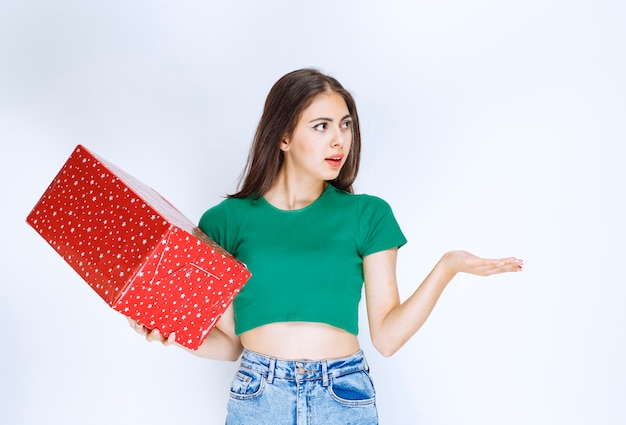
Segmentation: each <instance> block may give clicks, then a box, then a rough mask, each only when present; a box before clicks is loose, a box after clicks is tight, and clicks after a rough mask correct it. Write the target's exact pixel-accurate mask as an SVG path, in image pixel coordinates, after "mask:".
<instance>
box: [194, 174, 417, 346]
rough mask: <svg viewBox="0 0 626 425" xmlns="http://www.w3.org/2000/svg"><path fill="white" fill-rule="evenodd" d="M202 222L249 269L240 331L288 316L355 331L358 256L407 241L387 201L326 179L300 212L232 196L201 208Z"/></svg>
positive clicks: (238, 305) (237, 307) (237, 303)
mask: <svg viewBox="0 0 626 425" xmlns="http://www.w3.org/2000/svg"><path fill="white" fill-rule="evenodd" d="M199 227H200V228H201V229H202V230H203V231H204V232H205V233H206V234H207V235H208V236H209V237H210V238H211V239H213V240H214V241H215V242H217V243H218V244H219V245H221V246H222V247H223V248H225V249H226V250H227V251H229V252H230V253H231V254H233V255H234V256H235V257H236V258H238V259H239V260H240V261H242V262H243V263H245V264H246V265H247V266H248V269H249V270H250V271H251V272H252V277H251V278H250V280H248V282H247V283H246V284H245V285H244V287H243V288H242V290H241V292H240V293H239V294H238V295H237V297H236V298H235V300H234V312H235V332H236V333H237V335H239V334H241V333H243V332H245V331H248V330H250V329H253V328H255V327H258V326H261V325H265V324H268V323H275V322H293V321H304V322H321V323H326V324H329V325H332V326H335V327H337V328H341V329H344V330H346V331H348V332H350V333H352V334H355V335H356V334H357V333H358V305H359V301H360V299H361V292H362V287H363V257H365V256H366V255H368V254H372V253H374V252H378V251H383V250H386V249H390V248H394V247H400V246H402V245H404V244H405V243H406V239H405V237H404V235H403V234H402V231H401V230H400V227H399V226H398V223H397V222H396V219H395V217H394V215H393V212H392V210H391V208H390V207H389V205H388V204H387V203H386V202H385V201H383V200H382V199H380V198H377V197H374V196H369V195H354V194H350V193H347V192H344V191H340V190H338V189H336V188H335V187H333V186H331V185H329V186H328V187H327V188H326V190H324V192H323V193H322V195H321V196H320V197H319V198H318V199H317V200H316V201H315V202H313V203H312V204H310V205H308V206H307V207H305V208H303V209H300V210H289V211H286V210H280V209H277V208H275V207H274V206H272V205H271V204H270V203H268V202H267V201H266V200H265V199H264V198H259V199H256V200H255V199H250V198H246V199H237V198H229V199H226V200H224V201H222V202H221V203H220V204H218V205H216V206H215V207H213V208H211V209H209V210H208V211H207V212H205V213H204V215H203V216H202V218H201V219H200V224H199Z"/></svg>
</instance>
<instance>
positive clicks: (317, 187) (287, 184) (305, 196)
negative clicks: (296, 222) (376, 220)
mask: <svg viewBox="0 0 626 425" xmlns="http://www.w3.org/2000/svg"><path fill="white" fill-rule="evenodd" d="M327 186H328V183H326V182H325V181H323V180H316V181H310V180H309V181H297V180H295V179H288V178H287V177H286V176H285V174H284V173H279V174H278V176H277V177H276V180H274V183H272V186H271V187H270V189H269V190H268V191H267V192H266V193H265V195H264V196H263V197H264V198H265V200H266V201H267V202H269V203H270V204H272V205H273V206H274V207H276V208H279V209H281V210H299V209H302V208H305V207H307V206H309V205H311V204H312V203H313V202H315V201H316V200H317V199H318V198H319V197H320V196H321V195H322V193H323V192H324V190H325V189H326V187H327Z"/></svg>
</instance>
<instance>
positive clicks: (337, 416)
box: [226, 350, 378, 425]
mask: <svg viewBox="0 0 626 425" xmlns="http://www.w3.org/2000/svg"><path fill="white" fill-rule="evenodd" d="M333 424H338V425H339V424H340V425H350V424H354V425H357V424H358V425H375V424H378V413H377V411H376V393H375V391H374V385H373V384H372V380H371V378H370V375H369V367H368V365H367V362H366V361H365V357H364V356H363V353H362V352H358V353H356V354H354V355H352V356H350V357H346V358H343V359H333V360H322V361H292V360H280V359H274V358H271V357H267V356H264V355H262V354H258V353H254V352H251V351H248V350H244V352H243V356H242V359H241V366H240V367H239V370H238V371H237V374H236V375H235V378H234V379H233V382H232V384H231V388H230V399H229V401H228V416H227V417H226V425H333Z"/></svg>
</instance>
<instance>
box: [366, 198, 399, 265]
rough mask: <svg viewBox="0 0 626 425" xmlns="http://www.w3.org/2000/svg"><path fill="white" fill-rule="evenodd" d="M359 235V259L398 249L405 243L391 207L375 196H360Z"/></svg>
mask: <svg viewBox="0 0 626 425" xmlns="http://www.w3.org/2000/svg"><path fill="white" fill-rule="evenodd" d="M359 233H360V236H361V244H360V254H361V257H365V256H367V255H369V254H373V253H375V252H379V251H384V250H386V249H391V248H400V247H401V246H403V245H404V244H406V242H407V240H406V238H405V237H404V234H403V233H402V230H401V229H400V225H399V224H398V222H397V221H396V218H395V216H394V215H393V211H392V209H391V206H390V205H389V204H388V203H387V202H386V201H384V200H383V199H380V198H377V197H375V196H369V195H362V197H361V199H360V205H359Z"/></svg>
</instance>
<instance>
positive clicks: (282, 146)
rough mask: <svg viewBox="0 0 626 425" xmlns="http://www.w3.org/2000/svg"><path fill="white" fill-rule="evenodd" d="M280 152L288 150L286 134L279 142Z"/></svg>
mask: <svg viewBox="0 0 626 425" xmlns="http://www.w3.org/2000/svg"><path fill="white" fill-rule="evenodd" d="M280 150H281V151H283V152H287V151H288V150H289V136H287V135H286V134H285V135H284V136H283V138H282V139H281V141H280Z"/></svg>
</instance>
